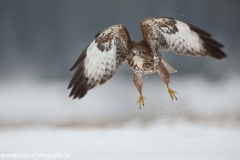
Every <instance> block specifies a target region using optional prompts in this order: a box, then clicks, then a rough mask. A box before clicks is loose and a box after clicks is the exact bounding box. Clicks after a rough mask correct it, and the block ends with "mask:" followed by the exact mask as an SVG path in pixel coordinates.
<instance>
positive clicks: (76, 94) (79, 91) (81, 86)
mask: <svg viewBox="0 0 240 160" xmlns="http://www.w3.org/2000/svg"><path fill="white" fill-rule="evenodd" d="M86 49H87V48H86ZM86 49H85V50H84V51H83V53H82V54H81V55H80V57H79V58H78V60H77V61H76V62H75V63H74V65H73V66H72V68H71V69H70V71H73V70H74V69H76V68H77V67H78V69H77V71H76V72H75V74H74V76H73V78H72V79H71V81H70V83H69V85H68V89H70V88H72V87H73V88H72V91H71V93H70V95H69V97H72V96H73V99H75V98H79V99H80V98H82V97H84V96H85V95H86V94H87V90H88V88H87V78H86V77H85V76H84V70H85V67H84V59H85V58H86V56H87V53H86Z"/></svg>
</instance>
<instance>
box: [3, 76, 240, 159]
mask: <svg viewBox="0 0 240 160" xmlns="http://www.w3.org/2000/svg"><path fill="white" fill-rule="evenodd" d="M116 76H117V75H116ZM116 76H115V77H113V80H111V81H109V82H108V83H106V84H105V85H103V86H101V87H97V88H95V89H94V90H92V91H90V92H89V93H88V94H87V96H86V97H85V98H84V99H82V100H74V101H73V100H71V99H70V98H68V94H69V91H67V90H66V88H67V85H68V82H65V81H63V82H61V81H58V82H57V81H53V82H42V81H34V80H30V81H26V80H24V81H23V80H21V81H13V82H12V81H10V82H6V81H5V82H1V83H0V88H1V90H0V97H1V101H0V156H1V154H5V153H7V154H15V153H19V154H24V153H28V154H31V153H35V154H41V153H42V154H45V155H46V154H55V153H58V154H59V153H61V154H66V155H67V156H69V155H70V158H71V159H76V160H80V159H109V160H114V159H138V160H139V159H140V160H141V159H164V160H165V159H191V160H192V159H194V160H195V159H201V160H202V159H211V160H212V159H216V160H221V159H226V160H231V159H236V160H239V159H240V92H238V88H237V86H239V84H238V83H239V82H240V78H239V77H231V78H226V80H221V81H216V82H213V81H207V80H204V79H201V78H199V77H191V78H187V77H186V76H185V77H173V78H172V83H171V86H172V88H173V89H174V90H176V91H178V92H179V94H178V101H172V100H171V99H170V97H169V95H168V93H167V89H166V86H165V85H164V84H163V83H162V82H161V80H160V79H159V77H158V78H155V77H154V76H152V77H150V78H149V77H148V78H147V77H145V79H144V81H143V83H144V87H143V94H144V96H145V97H146V101H145V104H146V107H143V108H142V109H141V110H140V109H138V106H137V104H136V101H137V99H138V96H139V93H138V92H137V90H136V89H135V86H134V85H133V83H132V80H131V77H129V79H121V78H120V77H116ZM118 79H120V80H118ZM0 159H10V158H3V157H2V158H0ZM12 159H15V158H12ZM18 159H20V158H18ZM22 159H25V158H22ZM28 159H41V158H39V157H32V158H28ZM42 159H47V157H45V158H43V157H42ZM54 159H63V158H54Z"/></svg>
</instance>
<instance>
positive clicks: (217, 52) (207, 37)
mask: <svg viewBox="0 0 240 160" xmlns="http://www.w3.org/2000/svg"><path fill="white" fill-rule="evenodd" d="M187 25H188V26H189V28H190V29H191V30H192V31H194V32H195V33H197V34H198V36H199V38H200V39H201V40H202V41H203V42H204V47H205V49H207V50H208V54H209V56H211V57H213V58H216V59H223V58H226V57H227V55H226V54H225V53H224V52H223V51H222V50H221V48H224V45H222V44H221V43H219V42H217V41H216V40H214V39H213V38H212V37H211V36H212V35H211V34H209V33H207V32H205V31H204V30H202V29H200V28H198V27H196V26H194V25H191V24H187Z"/></svg>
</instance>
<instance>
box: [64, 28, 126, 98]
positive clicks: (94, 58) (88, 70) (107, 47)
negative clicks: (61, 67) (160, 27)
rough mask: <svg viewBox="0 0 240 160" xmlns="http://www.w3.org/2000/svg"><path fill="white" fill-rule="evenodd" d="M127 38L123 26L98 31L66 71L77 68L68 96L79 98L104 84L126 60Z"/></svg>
mask: <svg viewBox="0 0 240 160" xmlns="http://www.w3.org/2000/svg"><path fill="white" fill-rule="evenodd" d="M130 42H131V38H130V36H129V33H128V31H127V29H126V27H125V26H124V25H113V26H110V27H108V28H106V29H104V30H102V31H100V32H99V33H98V34H97V35H96V36H95V39H94V40H93V41H92V43H91V44H90V45H89V46H88V47H87V48H86V49H85V50H84V52H83V53H82V54H81V55H80V57H79V59H78V60H77V61H76V62H75V64H74V65H73V67H72V68H71V69H70V71H72V70H74V69H75V68H77V71H76V72H75V74H74V76H73V78H72V80H71V82H70V84H69V86H68V88H72V91H71V93H70V95H69V96H70V97H71V96H73V98H82V97H83V96H84V95H85V94H86V93H87V91H88V90H89V89H92V88H94V87H95V86H96V85H98V84H104V83H105V82H106V81H107V80H109V79H110V78H111V77H112V76H113V75H114V74H115V73H116V71H117V69H118V67H119V66H120V65H121V64H122V63H123V62H124V61H125V60H126V56H127V53H128V48H129V44H130Z"/></svg>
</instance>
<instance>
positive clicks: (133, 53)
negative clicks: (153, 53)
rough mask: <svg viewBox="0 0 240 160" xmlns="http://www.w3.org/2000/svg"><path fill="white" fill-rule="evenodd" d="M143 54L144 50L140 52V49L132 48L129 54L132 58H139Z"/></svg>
mask: <svg viewBox="0 0 240 160" xmlns="http://www.w3.org/2000/svg"><path fill="white" fill-rule="evenodd" d="M144 53H145V51H144V50H142V49H141V48H133V49H132V51H131V54H132V56H133V57H135V56H139V57H142V55H143V54H144Z"/></svg>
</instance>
